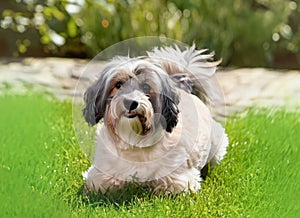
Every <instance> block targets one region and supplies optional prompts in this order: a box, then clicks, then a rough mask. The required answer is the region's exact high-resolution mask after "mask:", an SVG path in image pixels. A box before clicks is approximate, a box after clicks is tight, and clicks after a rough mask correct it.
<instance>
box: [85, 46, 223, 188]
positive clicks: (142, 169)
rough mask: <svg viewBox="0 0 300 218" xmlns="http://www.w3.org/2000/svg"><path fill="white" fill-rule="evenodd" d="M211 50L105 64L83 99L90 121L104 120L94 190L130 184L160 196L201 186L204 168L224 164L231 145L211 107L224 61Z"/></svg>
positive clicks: (89, 180)
mask: <svg viewBox="0 0 300 218" xmlns="http://www.w3.org/2000/svg"><path fill="white" fill-rule="evenodd" d="M205 52H206V50H200V51H198V50H196V49H195V45H193V46H191V47H190V48H186V49H185V50H183V51H182V50H180V49H179V48H178V47H176V46H175V47H163V48H160V49H159V48H155V49H154V50H153V51H151V52H148V56H147V57H138V58H128V57H116V58H115V59H113V60H112V61H111V62H110V63H109V64H108V65H107V66H106V68H105V69H104V70H103V71H102V72H101V74H100V76H99V78H98V79H97V80H96V81H95V82H94V83H93V84H92V85H91V86H90V87H89V88H88V89H87V91H86V93H85V95H84V100H85V102H86V106H85V108H84V109H83V115H84V117H85V119H86V121H87V122H88V123H89V124H91V125H95V124H97V123H98V122H99V121H100V120H101V119H102V118H104V119H103V120H104V122H102V123H100V124H99V125H98V128H97V142H96V151H95V158H94V163H93V165H92V166H91V167H90V169H89V170H88V172H87V173H86V177H85V179H86V189H87V190H88V191H102V192H107V191H109V190H114V189H115V188H122V187H124V185H125V184H126V183H128V182H131V181H135V182H138V183H139V184H141V185H143V186H145V185H146V186H147V187H149V188H150V189H151V190H152V191H154V192H160V191H163V192H171V193H179V192H181V191H188V190H191V191H197V190H198V189H199V188H200V182H201V180H202V179H201V173H200V170H201V169H202V168H203V167H204V166H205V165H206V164H207V163H208V162H211V163H212V164H213V165H215V164H217V163H219V162H220V161H221V160H222V159H223V156H224V155H225V153H226V147H227V145H228V139H227V135H226V133H225V129H224V128H223V127H222V125H221V124H219V123H217V122H216V121H215V120H214V119H213V118H212V115H211V113H210V110H209V108H208V107H209V106H211V105H212V103H213V100H214V99H215V96H214V95H215V93H214V88H213V83H211V81H210V80H211V78H213V75H214V73H215V70H216V66H217V65H218V63H219V62H209V60H210V59H211V58H212V57H213V54H212V53H211V54H204V53H205ZM219 94H220V93H217V94H216V95H219ZM133 102H134V104H133ZM131 104H132V105H131Z"/></svg>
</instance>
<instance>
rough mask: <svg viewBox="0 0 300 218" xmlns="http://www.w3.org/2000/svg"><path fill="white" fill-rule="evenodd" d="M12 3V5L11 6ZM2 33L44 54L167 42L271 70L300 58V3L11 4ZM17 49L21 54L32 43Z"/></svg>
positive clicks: (112, 0)
mask: <svg viewBox="0 0 300 218" xmlns="http://www.w3.org/2000/svg"><path fill="white" fill-rule="evenodd" d="M11 1H12V0H11ZM16 3H18V4H19V5H21V6H19V8H18V10H13V9H5V10H3V11H2V20H1V27H2V28H3V29H11V30H13V31H15V32H19V33H24V32H25V31H27V30H28V29H36V30H37V31H38V33H39V35H40V37H39V38H40V43H42V44H43V45H44V48H45V52H48V53H50V54H58V55H68V54H71V55H73V56H88V57H93V56H94V55H96V54H97V53H99V52H100V51H102V50H103V49H105V48H107V47H108V46H110V45H113V44H114V43H117V42H120V41H122V40H125V39H129V38H133V37H138V36H149V35H150V36H164V37H168V38H173V39H176V40H179V41H182V42H185V43H187V44H191V43H192V42H195V43H196V45H197V47H199V48H203V47H205V48H209V49H210V50H214V51H216V55H217V58H221V57H222V58H223V65H235V66H274V65H275V63H274V61H276V57H277V56H280V55H282V54H289V55H292V56H293V57H297V58H298V62H299V58H300V54H299V53H300V51H299V46H298V45H299V42H300V30H299V24H298V23H299V22H298V20H299V19H300V5H299V4H300V0H292V1H290V0H248V1H242V0H227V1H219V0H188V1H186V0H175V1H169V0H153V1H145V0H136V1H134V0H108V1H105V0H85V1H84V0H63V1H58V0H47V1H40V0H16ZM32 43H33V42H31V39H30V37H28V38H27V39H25V40H20V41H18V42H17V46H18V50H19V52H20V53H24V52H26V50H27V48H28V47H29V46H30V45H31V44H32Z"/></svg>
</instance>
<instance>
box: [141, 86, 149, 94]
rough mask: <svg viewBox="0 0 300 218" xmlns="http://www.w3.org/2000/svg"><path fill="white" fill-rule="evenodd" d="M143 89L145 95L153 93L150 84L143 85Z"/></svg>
mask: <svg viewBox="0 0 300 218" xmlns="http://www.w3.org/2000/svg"><path fill="white" fill-rule="evenodd" d="M142 89H143V92H144V93H145V94H149V93H150V91H151V87H150V86H149V85H148V84H143V85H142Z"/></svg>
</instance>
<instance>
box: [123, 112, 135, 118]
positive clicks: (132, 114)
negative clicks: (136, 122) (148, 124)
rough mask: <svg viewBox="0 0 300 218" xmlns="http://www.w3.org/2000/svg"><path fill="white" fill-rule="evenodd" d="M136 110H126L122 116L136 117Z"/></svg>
mask: <svg viewBox="0 0 300 218" xmlns="http://www.w3.org/2000/svg"><path fill="white" fill-rule="evenodd" d="M136 115H137V114H136V112H134V111H126V112H125V113H124V116H125V117H127V118H134V117H136Z"/></svg>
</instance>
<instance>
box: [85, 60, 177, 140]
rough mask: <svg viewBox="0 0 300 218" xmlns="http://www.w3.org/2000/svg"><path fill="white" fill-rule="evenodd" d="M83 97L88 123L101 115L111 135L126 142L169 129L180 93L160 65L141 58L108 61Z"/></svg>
mask: <svg viewBox="0 0 300 218" xmlns="http://www.w3.org/2000/svg"><path fill="white" fill-rule="evenodd" d="M84 100H85V103H86V107H85V108H84V109H83V115H84V117H85V119H86V121H87V122H88V123H89V124H91V125H95V124H96V123H98V122H99V121H100V120H101V119H102V118H104V123H105V125H107V127H108V128H109V129H110V130H111V133H112V134H113V136H114V137H120V139H121V140H125V141H126V142H127V143H129V144H131V143H135V142H136V140H137V139H138V138H142V137H147V136H150V135H151V134H153V132H155V131H159V130H160V131H162V129H165V131H167V132H172V129H173V128H174V127H175V126H176V124H177V121H178V113H179V111H178V108H177V105H178V103H179V95H178V93H177V90H176V88H175V85H174V84H173V81H172V80H171V79H170V78H169V75H168V74H167V73H166V72H165V71H164V70H163V68H161V67H159V66H158V65H155V64H153V63H150V62H149V61H147V60H143V59H141V58H134V59H131V58H125V57H118V58H116V59H114V60H113V61H111V62H110V63H109V64H108V65H107V66H106V68H105V69H104V70H103V72H102V73H101V74H100V78H99V79H98V80H97V81H95V82H94V83H93V84H92V85H91V86H90V87H89V88H88V89H87V91H86V92H85V95H84ZM132 138H135V139H132Z"/></svg>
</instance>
